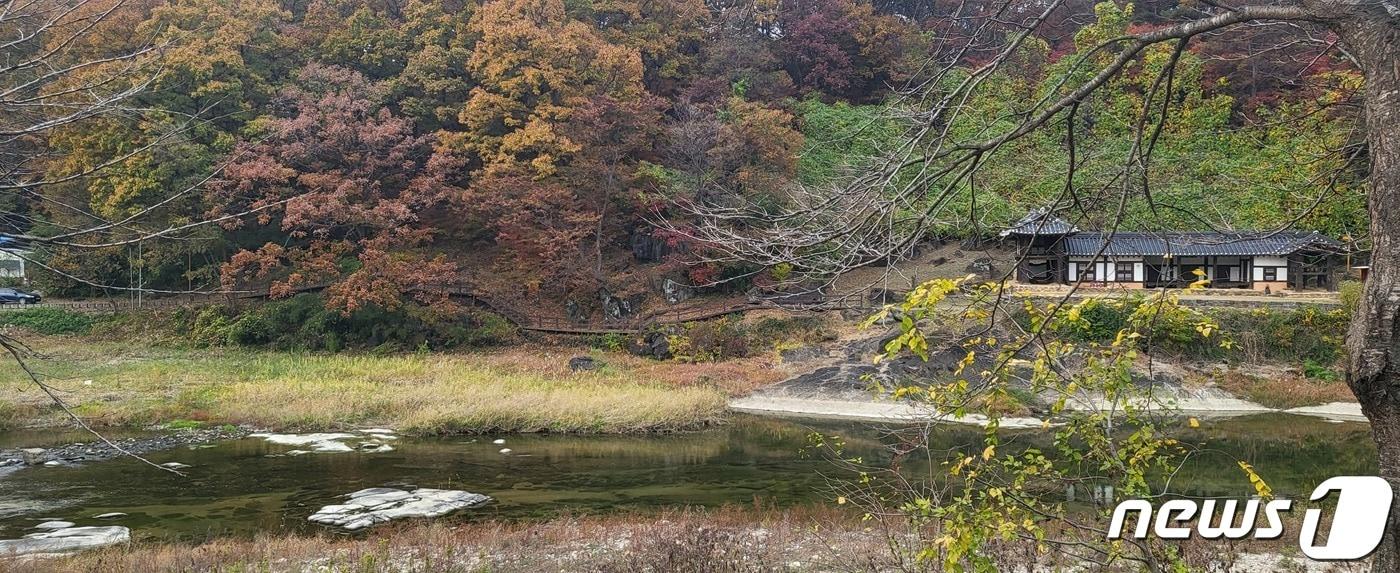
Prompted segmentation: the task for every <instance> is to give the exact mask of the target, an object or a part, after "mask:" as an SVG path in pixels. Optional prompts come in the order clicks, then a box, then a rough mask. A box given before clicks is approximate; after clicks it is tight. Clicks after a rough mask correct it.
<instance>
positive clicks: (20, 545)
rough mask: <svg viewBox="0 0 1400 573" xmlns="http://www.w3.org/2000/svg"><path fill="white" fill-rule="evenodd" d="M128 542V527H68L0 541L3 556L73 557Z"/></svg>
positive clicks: (0, 553) (0, 550)
mask: <svg viewBox="0 0 1400 573" xmlns="http://www.w3.org/2000/svg"><path fill="white" fill-rule="evenodd" d="M129 541H131V530H130V529H127V528H125V527H120V526H111V527H69V528H65V529H58V530H54V531H45V532H42V533H33V534H30V535H26V536H24V538H23V539H6V540H0V556H14V555H33V554H36V553H71V552H74V551H82V550H85V549H95V548H98V547H106V546H108V545H117V544H119V543H127V542H129Z"/></svg>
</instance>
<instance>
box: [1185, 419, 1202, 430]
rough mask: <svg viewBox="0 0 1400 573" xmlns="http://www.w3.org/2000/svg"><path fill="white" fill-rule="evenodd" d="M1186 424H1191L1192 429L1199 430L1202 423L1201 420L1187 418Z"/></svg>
mask: <svg viewBox="0 0 1400 573" xmlns="http://www.w3.org/2000/svg"><path fill="white" fill-rule="evenodd" d="M1186 423H1187V424H1190V425H1191V427H1192V428H1199V427H1201V421H1200V420H1197V419H1195V418H1187V419H1186Z"/></svg>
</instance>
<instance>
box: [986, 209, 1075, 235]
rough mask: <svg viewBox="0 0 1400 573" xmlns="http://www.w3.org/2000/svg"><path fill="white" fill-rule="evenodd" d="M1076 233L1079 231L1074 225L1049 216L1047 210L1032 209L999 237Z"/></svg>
mask: <svg viewBox="0 0 1400 573" xmlns="http://www.w3.org/2000/svg"><path fill="white" fill-rule="evenodd" d="M1077 231H1079V229H1076V228H1074V225H1071V224H1069V221H1066V220H1064V219H1061V218H1059V217H1056V216H1054V215H1052V214H1050V211H1049V210H1048V209H1044V208H1041V209H1032V210H1031V212H1029V213H1026V216H1025V217H1021V220H1020V221H1017V222H1016V224H1014V225H1011V226H1010V227H1008V228H1007V229H1006V230H1005V231H1002V232H1001V236H1003V237H1005V236H1008V235H1067V234H1069V233H1074V232H1077Z"/></svg>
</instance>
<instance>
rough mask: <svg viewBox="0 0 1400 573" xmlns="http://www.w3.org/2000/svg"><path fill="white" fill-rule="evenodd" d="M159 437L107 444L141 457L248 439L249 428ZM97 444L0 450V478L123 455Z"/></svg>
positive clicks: (163, 432)
mask: <svg viewBox="0 0 1400 573" xmlns="http://www.w3.org/2000/svg"><path fill="white" fill-rule="evenodd" d="M159 432H160V433H158V434H155V435H151V436H145V437H133V438H117V439H113V440H111V442H112V444H115V445H116V446H117V448H120V449H121V450H125V451H126V452H128V453H132V454H138V455H139V454H144V453H149V452H156V451H160V450H168V449H171V448H176V447H182V446H198V445H203V444H211V443H214V442H219V441H223V440H233V439H238V438H241V437H244V436H246V435H248V434H249V433H250V432H251V430H250V429H249V428H243V427H236V426H221V427H217V428H192V429H181V430H159ZM117 448H113V447H112V446H111V445H108V444H107V443H104V442H103V441H101V440H98V439H96V437H94V438H93V441H90V442H74V443H69V444H64V445H61V446H54V447H49V448H37V447H35V448H12V449H0V475H4V474H6V473H8V472H11V471H15V470H17V469H19V468H23V467H25V466H40V465H42V466H67V465H77V464H83V463H88V462H96V461H102V460H109V459H112V458H116V457H118V456H121V455H123V454H122V451H120V450H118V449H117Z"/></svg>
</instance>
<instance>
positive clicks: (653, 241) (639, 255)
mask: <svg viewBox="0 0 1400 573" xmlns="http://www.w3.org/2000/svg"><path fill="white" fill-rule="evenodd" d="M683 251H684V249H678V248H676V247H673V246H671V243H670V242H669V241H667V240H666V239H663V238H660V237H656V236H654V235H652V231H651V229H646V228H641V229H637V230H635V231H633V232H632V257H633V258H635V259H637V261H638V262H643V263H656V262H661V260H662V259H665V258H666V257H667V256H669V255H671V254H673V253H678V252H683Z"/></svg>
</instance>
